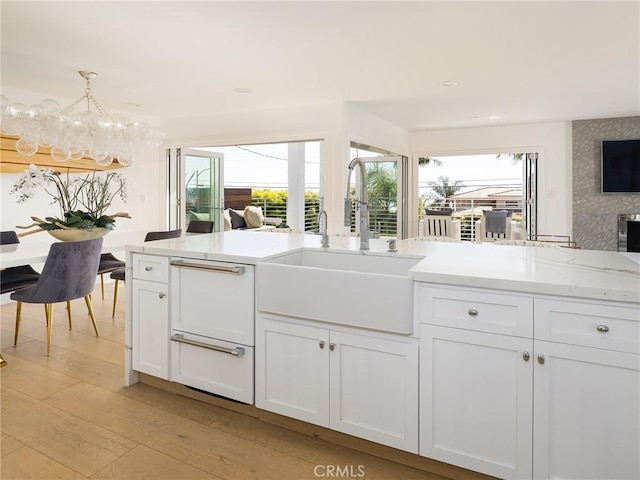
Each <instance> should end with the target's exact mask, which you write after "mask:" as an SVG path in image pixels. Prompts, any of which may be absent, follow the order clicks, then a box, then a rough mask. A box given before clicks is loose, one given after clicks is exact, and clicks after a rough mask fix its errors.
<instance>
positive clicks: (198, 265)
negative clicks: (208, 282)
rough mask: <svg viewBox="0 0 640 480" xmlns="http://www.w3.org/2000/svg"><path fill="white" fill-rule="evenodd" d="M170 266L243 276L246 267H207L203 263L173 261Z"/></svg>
mask: <svg viewBox="0 0 640 480" xmlns="http://www.w3.org/2000/svg"><path fill="white" fill-rule="evenodd" d="M169 264H170V265H171V266H173V267H181V268H193V269H195V270H209V271H212V272H217V273H231V274H234V275H243V274H244V272H245V267H226V266H222V265H206V264H203V263H193V262H185V261H184V260H171V262H169Z"/></svg>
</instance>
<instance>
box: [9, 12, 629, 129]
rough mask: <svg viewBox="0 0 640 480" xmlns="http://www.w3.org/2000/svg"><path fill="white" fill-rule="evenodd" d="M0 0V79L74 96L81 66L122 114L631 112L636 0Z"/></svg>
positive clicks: (530, 117)
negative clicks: (327, 108)
mask: <svg viewBox="0 0 640 480" xmlns="http://www.w3.org/2000/svg"><path fill="white" fill-rule="evenodd" d="M0 8H1V10H0V13H1V20H2V37H1V40H2V44H1V46H2V57H1V61H2V71H1V75H2V76H1V86H2V90H3V92H4V91H9V90H15V89H19V90H24V91H29V92H39V93H40V92H42V95H44V96H42V97H40V96H39V97H38V98H41V99H44V98H45V97H49V98H55V99H61V98H68V99H71V100H74V99H76V98H79V97H81V96H82V94H83V92H84V86H85V85H84V80H82V79H81V78H80V77H79V76H78V74H77V73H76V72H77V71H78V70H93V71H95V72H98V74H99V76H98V78H97V79H96V80H95V81H94V82H93V83H92V87H93V93H94V95H95V97H96V98H97V99H98V101H99V102H100V103H101V104H102V105H103V106H104V107H105V108H106V109H107V110H116V111H124V112H128V113H129V114H130V116H131V117H132V118H135V115H140V116H144V117H154V118H156V119H158V120H159V121H162V120H163V119H168V118H178V117H191V116H200V115H207V114H213V113H220V112H231V111H247V110H258V109H266V108H277V107H285V106H296V105H305V104H317V103H326V102H350V103H353V104H355V105H357V106H358V107H360V108H362V109H363V110H366V111H368V112H371V113H372V114H374V115H377V116H379V117H381V118H384V119H387V120H388V121H390V122H392V123H394V124H396V125H399V126H401V127H403V128H405V129H407V130H410V131H417V130H432V129H442V128H458V127H470V126H480V125H487V124H517V123H529V122H548V121H564V120H576V119H586V118H608V117H618V116H634V115H640V2H639V1H638V0H632V1H623V2H615V1H602V2H598V1H582V2H564V1H551V2H539V1H521V2H510V1H498V2H484V1H470V2H459V1H452V0H449V1H442V2H432V1H413V2H363V1H359V2H323V1H318V2H303V1H297V2H242V1H235V2H213V1H208V2H206V1H200V2H184V1H173V2H149V1H146V2H115V1H106V2H96V1H87V0H85V1H75V2H73V1H72V2H26V1H21V2H14V1H6V0H2V2H1V7H0ZM445 81H456V82H458V85H457V86H453V87H443V86H442V83H443V82H445ZM235 88H248V89H251V92H250V93H236V92H235V91H234V89H235ZM9 98H10V100H11V101H22V100H21V99H19V98H11V97H10V96H9ZM132 103H133V104H140V105H141V106H137V107H135V106H131V105H130V104H132ZM493 116H499V117H500V118H493V119H492V118H490V117H493Z"/></svg>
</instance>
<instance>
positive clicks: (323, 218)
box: [318, 209, 329, 248]
mask: <svg viewBox="0 0 640 480" xmlns="http://www.w3.org/2000/svg"><path fill="white" fill-rule="evenodd" d="M318 224H319V226H320V234H321V235H322V243H321V246H322V248H329V234H328V233H327V211H326V210H324V209H323V210H322V211H321V212H320V215H318Z"/></svg>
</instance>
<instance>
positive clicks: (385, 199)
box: [367, 162, 398, 212]
mask: <svg viewBox="0 0 640 480" xmlns="http://www.w3.org/2000/svg"><path fill="white" fill-rule="evenodd" d="M395 168H396V165H395V163H394V164H393V169H389V168H385V166H384V165H382V164H380V163H376V162H372V163H369V164H367V183H368V185H367V190H368V192H369V198H370V201H371V204H372V206H373V207H374V208H376V209H378V210H383V211H387V212H388V211H391V209H392V207H395V206H396V205H397V194H398V184H397V181H396V173H395Z"/></svg>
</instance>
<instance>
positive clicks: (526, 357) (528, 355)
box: [522, 350, 531, 362]
mask: <svg viewBox="0 0 640 480" xmlns="http://www.w3.org/2000/svg"><path fill="white" fill-rule="evenodd" d="M522 358H523V360H524V361H525V362H528V361H529V359H530V358H531V354H530V353H529V352H527V351H526V350H525V351H524V352H522Z"/></svg>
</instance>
